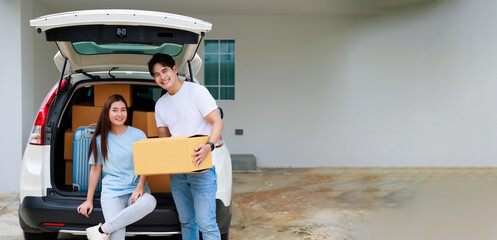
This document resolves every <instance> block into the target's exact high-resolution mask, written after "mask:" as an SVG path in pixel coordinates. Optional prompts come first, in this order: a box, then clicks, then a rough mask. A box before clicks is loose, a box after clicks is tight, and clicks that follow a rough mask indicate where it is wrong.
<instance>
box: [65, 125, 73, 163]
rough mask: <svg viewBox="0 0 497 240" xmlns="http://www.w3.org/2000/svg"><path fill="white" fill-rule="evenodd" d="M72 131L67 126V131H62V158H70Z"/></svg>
mask: <svg viewBox="0 0 497 240" xmlns="http://www.w3.org/2000/svg"><path fill="white" fill-rule="evenodd" d="M73 136H74V133H73V132H72V130H71V129H70V128H69V129H67V131H66V132H65V133H64V159H66V160H68V159H72V139H73Z"/></svg>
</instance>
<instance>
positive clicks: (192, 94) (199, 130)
mask: <svg viewBox="0 0 497 240" xmlns="http://www.w3.org/2000/svg"><path fill="white" fill-rule="evenodd" d="M214 110H217V104H216V100H214V98H213V97H212V95H211V94H210V93H209V90H207V88H205V87H204V86H202V85H199V84H196V83H192V82H183V86H181V88H180V90H179V91H178V92H177V93H176V94H174V95H173V96H171V95H169V93H166V94H164V96H162V97H161V98H159V100H157V103H156V104H155V121H156V122H157V127H158V128H159V127H167V128H168V129H169V132H170V133H171V137H178V136H185V135H193V134H203V135H207V136H209V135H210V134H211V130H212V126H211V124H210V123H209V122H208V121H207V120H206V119H205V116H207V115H208V114H209V113H211V112H212V111H214ZM215 152H216V151H213V152H212V165H215V162H216V157H215Z"/></svg>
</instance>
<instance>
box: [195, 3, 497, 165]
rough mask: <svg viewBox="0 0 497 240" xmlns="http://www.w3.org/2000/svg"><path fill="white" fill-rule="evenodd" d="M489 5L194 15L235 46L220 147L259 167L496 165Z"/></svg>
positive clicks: (495, 33) (493, 31) (494, 33)
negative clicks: (354, 14) (343, 14)
mask: <svg viewBox="0 0 497 240" xmlns="http://www.w3.org/2000/svg"><path fill="white" fill-rule="evenodd" d="M496 4H497V2H494V1H491V0H478V1H465V0H451V1H437V2H435V3H426V4H420V5H414V6H410V7H405V8H396V9H390V10H389V11H387V12H386V13H385V14H383V15H381V16H372V17H362V18H353V19H350V18H349V19H347V18H338V17H334V18H333V17H310V16H302V17H293V16H292V17H276V16H275V17H267V16H251V17H250V16H246V17H239V16H203V17H201V18H202V19H205V20H207V21H211V22H212V23H213V26H214V27H213V31H212V32H211V33H209V34H208V38H234V39H235V40H236V100H235V101H234V102H220V103H219V105H220V106H222V107H223V108H224V110H225V114H226V118H225V131H224V132H223V135H224V136H225V138H226V140H227V142H228V144H229V146H230V150H231V151H232V153H254V154H255V155H256V157H257V159H258V165H259V166H264V167H285V166H291V167H318V166H330V167H334V166H354V167H357V166H380V167H383V166H396V167H397V166H399V167H403V166H446V167H448V166H497V162H496V161H495V159H496V157H497V151H496V150H497V148H496V147H495V146H497V125H496V123H497V121H496V120H497V119H496V118H497V115H496V111H495V103H496V102H497V101H496V100H497V97H496V94H493V93H494V91H495V90H496V89H497V81H496V80H495V75H496V73H497V71H496V70H494V69H495V66H496V60H495V59H496V56H497V55H496V54H495V53H496V51H497V46H496V42H497V41H496V37H497V28H496V24H495V15H496V13H497V8H496ZM236 128H242V129H244V130H245V135H244V136H235V135H234V129H236Z"/></svg>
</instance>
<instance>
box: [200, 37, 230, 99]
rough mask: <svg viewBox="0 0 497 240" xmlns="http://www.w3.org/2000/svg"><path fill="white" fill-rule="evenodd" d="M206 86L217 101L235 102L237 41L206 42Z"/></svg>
mask: <svg viewBox="0 0 497 240" xmlns="http://www.w3.org/2000/svg"><path fill="white" fill-rule="evenodd" d="M204 61H205V63H204V78H205V79H204V85H205V86H206V87H207V89H208V90H209V92H210V93H211V94H212V96H213V97H214V98H215V99H216V100H235V40H205V41H204Z"/></svg>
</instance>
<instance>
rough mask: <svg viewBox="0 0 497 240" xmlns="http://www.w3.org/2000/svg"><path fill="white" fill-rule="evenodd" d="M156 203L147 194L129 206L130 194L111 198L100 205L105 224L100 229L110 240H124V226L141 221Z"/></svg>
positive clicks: (152, 197)
mask: <svg viewBox="0 0 497 240" xmlns="http://www.w3.org/2000/svg"><path fill="white" fill-rule="evenodd" d="M156 204H157V201H156V200H155V198H154V196H152V195H150V194H149V193H145V194H143V195H142V196H141V197H139V198H138V199H137V200H136V201H135V203H133V204H131V194H128V195H124V196H120V197H115V198H111V199H109V200H107V201H105V202H104V203H102V211H103V213H104V218H105V223H104V224H103V225H102V228H103V229H104V230H105V231H106V232H108V233H109V234H110V240H124V237H125V236H126V226H128V225H130V224H132V223H134V222H136V221H138V220H140V219H142V218H143V217H145V216H146V215H147V214H149V213H150V212H152V211H153V210H154V209H155V205H156Z"/></svg>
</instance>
